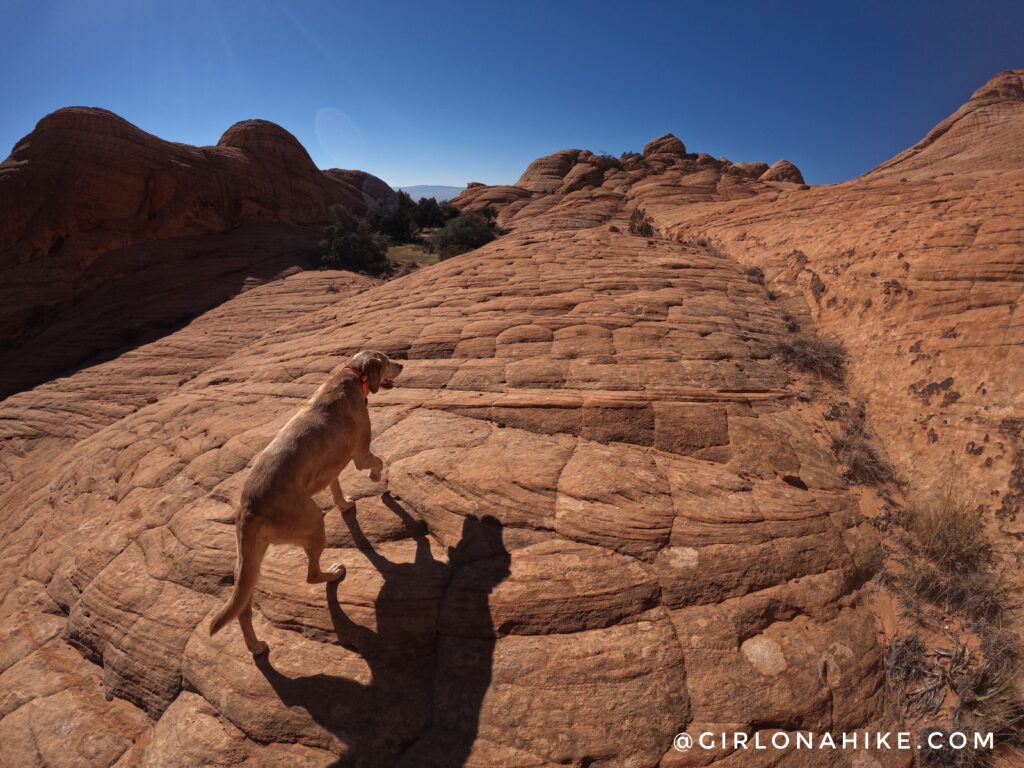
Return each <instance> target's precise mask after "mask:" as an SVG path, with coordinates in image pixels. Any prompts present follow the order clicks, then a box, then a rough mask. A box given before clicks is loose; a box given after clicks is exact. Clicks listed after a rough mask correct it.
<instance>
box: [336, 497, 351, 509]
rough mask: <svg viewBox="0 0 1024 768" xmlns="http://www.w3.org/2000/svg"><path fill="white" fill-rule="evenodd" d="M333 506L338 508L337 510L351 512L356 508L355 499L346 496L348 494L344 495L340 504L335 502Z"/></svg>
mask: <svg viewBox="0 0 1024 768" xmlns="http://www.w3.org/2000/svg"><path fill="white" fill-rule="evenodd" d="M335 506H336V507H337V508H338V511H339V512H351V511H352V510H353V509H355V508H356V500H355V499H350V498H348V496H346V497H345V500H344V501H343V502H341V503H340V504H335Z"/></svg>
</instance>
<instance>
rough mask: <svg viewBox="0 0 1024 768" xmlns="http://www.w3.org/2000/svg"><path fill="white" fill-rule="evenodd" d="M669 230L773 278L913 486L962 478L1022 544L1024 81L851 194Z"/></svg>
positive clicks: (991, 94) (796, 196)
mask: <svg viewBox="0 0 1024 768" xmlns="http://www.w3.org/2000/svg"><path fill="white" fill-rule="evenodd" d="M762 178H763V177H762ZM656 218H657V222H658V224H659V225H661V226H662V227H663V228H664V230H665V231H666V232H668V233H670V234H671V235H672V236H673V237H675V238H677V239H681V240H692V239H695V238H702V237H704V238H709V239H710V240H712V241H713V242H714V243H715V244H716V245H717V246H718V247H719V248H720V249H721V250H722V251H724V252H725V253H726V254H728V255H729V256H732V257H734V258H736V259H738V260H741V261H743V262H744V263H748V264H752V265H758V266H761V267H762V268H763V269H764V270H765V273H766V275H767V277H768V284H769V287H770V288H771V289H773V290H775V291H776V292H777V293H779V294H780V296H783V297H787V296H791V297H795V300H796V302H797V303H798V304H799V305H800V307H801V308H803V307H807V308H809V309H810V311H811V313H812V315H813V317H814V320H815V323H816V324H817V326H818V328H819V329H820V330H821V331H822V332H824V333H826V334H828V335H832V336H835V337H838V338H840V339H841V340H842V341H843V342H844V343H845V344H846V346H847V347H848V348H849V350H850V353H851V356H852V363H853V365H852V369H851V373H850V377H849V381H850V389H851V393H852V394H853V395H855V396H857V397H861V398H864V399H865V400H866V401H867V403H868V415H869V418H870V420H871V422H872V424H873V425H874V426H875V428H876V429H877V430H878V431H879V432H880V434H881V436H882V438H883V440H884V442H885V444H886V447H887V448H888V451H889V456H890V458H891V460H892V461H893V462H894V463H895V464H896V466H897V468H898V469H899V470H900V472H901V474H902V476H903V477H904V478H905V479H906V480H907V481H908V482H909V483H910V484H911V486H912V487H915V488H916V489H917V490H918V491H919V492H925V491H926V490H927V489H929V488H934V487H936V485H937V484H939V483H941V482H945V481H948V480H949V479H950V478H952V479H953V480H954V481H955V482H956V483H957V484H959V485H961V486H962V487H963V489H965V490H967V491H969V492H972V493H974V494H975V495H976V498H977V501H978V503H981V504H983V505H984V506H985V507H986V508H987V509H988V510H989V512H990V516H989V519H990V520H993V521H994V522H995V524H996V525H997V526H998V527H999V528H1001V529H1002V530H1003V531H1004V532H1005V533H1006V534H1009V535H1010V536H1011V537H1012V538H1007V537H1004V541H1005V542H1007V543H1009V542H1012V541H1015V540H1018V538H1019V536H1020V535H1022V534H1024V432H1022V425H1024V401H1022V399H1021V392H1022V387H1021V385H1022V381H1024V379H1022V371H1024V319H1022V309H1021V303H1020V302H1021V298H1022V286H1024V71H1022V70H1017V71H1012V72H1005V73H1002V74H1000V75H998V76H996V77H995V78H993V79H992V80H991V81H990V82H989V83H987V84H986V85H984V86H983V87H982V88H979V89H978V91H976V92H975V94H974V95H973V97H972V98H971V99H970V100H969V101H968V102H967V103H966V104H965V105H964V106H963V107H961V108H960V109H959V110H958V111H957V112H956V113H955V114H953V115H952V116H951V117H950V118H948V119H947V120H945V121H943V122H942V123H940V124H939V125H938V126H937V127H936V128H935V129H934V130H932V131H931V132H930V133H929V134H928V136H927V137H926V138H924V139H923V140H922V141H921V142H919V143H918V144H916V145H915V146H914V147H912V148H910V149H908V150H907V151H906V152H903V153H902V154H900V155H898V156H896V157H895V158H893V159H892V160H890V161H888V162H887V163H884V164H882V165H881V166H880V167H879V168H877V169H876V170H874V171H872V172H870V173H868V174H865V175H864V176H862V177H860V178H858V179H855V180H853V181H849V182H846V183H844V184H837V185H833V186H829V187H817V188H813V189H810V190H806V191H800V190H772V191H771V192H770V193H767V194H763V195H760V196H758V197H757V198H756V199H753V200H744V201H742V202H724V203H715V202H709V203H705V204H700V205H684V204H680V205H677V206H675V207H672V208H671V209H661V210H659V211H658V213H657V217H656ZM784 303H785V301H784ZM1007 555H1008V556H1009V557H1010V558H1011V561H1010V562H1011V563H1015V566H1013V567H1011V569H1010V572H1011V573H1019V572H1020V566H1021V565H1024V561H1022V560H1021V557H1022V555H1021V549H1020V547H1019V546H1013V547H1009V548H1008V552H1007ZM1014 581H1015V583H1017V584H1018V585H1020V580H1019V578H1017V577H1014Z"/></svg>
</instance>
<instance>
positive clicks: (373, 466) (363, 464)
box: [353, 451, 384, 483]
mask: <svg viewBox="0 0 1024 768" xmlns="http://www.w3.org/2000/svg"><path fill="white" fill-rule="evenodd" d="M353 462H354V463H355V465H356V469H368V470H370V479H371V480H373V482H375V483H377V482H380V473H381V472H382V471H383V469H384V460H383V459H382V458H381V457H380V456H375V455H374V454H373V453H371V452H370V451H367V452H366V455H365V456H360V457H356V458H354V459H353Z"/></svg>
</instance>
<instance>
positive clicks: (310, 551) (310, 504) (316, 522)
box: [302, 499, 345, 584]
mask: <svg viewBox="0 0 1024 768" xmlns="http://www.w3.org/2000/svg"><path fill="white" fill-rule="evenodd" d="M304 506H305V508H304V509H303V518H305V521H304V522H306V526H304V527H307V528H308V530H309V533H308V534H307V536H306V540H305V541H304V542H303V544H302V548H303V549H305V550H306V557H307V558H308V559H309V567H308V570H307V571H306V581H307V582H308V583H310V584H322V583H323V582H325V581H338V580H339V579H342V578H344V576H345V566H344V565H342V564H341V563H335V564H334V565H332V566H331V567H330V568H328V569H327V570H326V571H322V570H320V555H322V554H323V552H324V546H325V545H326V544H327V533H326V532H325V531H324V515H323V513H322V512H321V511H320V507H318V506H317V505H316V504H315V503H314V501H313V500H312V499H307V500H306V504H305V505H304Z"/></svg>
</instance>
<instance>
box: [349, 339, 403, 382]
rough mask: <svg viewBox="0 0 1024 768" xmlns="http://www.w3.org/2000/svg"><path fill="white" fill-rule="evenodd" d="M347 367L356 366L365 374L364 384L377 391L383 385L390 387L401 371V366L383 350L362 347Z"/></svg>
mask: <svg viewBox="0 0 1024 768" xmlns="http://www.w3.org/2000/svg"><path fill="white" fill-rule="evenodd" d="M348 365H349V367H351V368H358V369H360V370H361V371H362V372H363V373H365V374H366V384H367V386H368V387H369V389H370V391H371V392H378V391H380V389H381V388H382V387H383V388H384V389H391V387H393V386H394V385H395V379H396V378H398V374H400V373H401V372H402V366H401V365H400V364H399V363H396V362H395V361H394V360H392V359H391V358H390V357H388V356H387V355H385V354H384V353H383V352H376V351H374V350H372V349H364V350H363V351H362V352H359V353H358V354H357V355H356V356H355V357H353V358H352V359H351V360H350V361H349V363H348Z"/></svg>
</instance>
